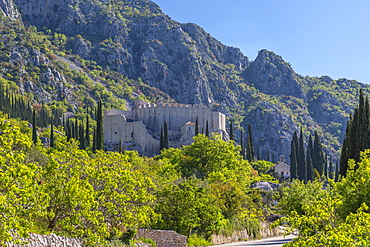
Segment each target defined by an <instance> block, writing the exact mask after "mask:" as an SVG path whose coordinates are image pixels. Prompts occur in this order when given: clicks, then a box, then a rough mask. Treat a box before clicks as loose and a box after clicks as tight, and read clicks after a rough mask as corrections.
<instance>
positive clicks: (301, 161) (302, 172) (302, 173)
mask: <svg viewBox="0 0 370 247" xmlns="http://www.w3.org/2000/svg"><path fill="white" fill-rule="evenodd" d="M304 152H305V150H304V140H303V130H302V127H301V133H300V134H299V140H298V154H297V165H298V178H299V179H300V180H304V181H307V166H306V157H305V154H304Z"/></svg>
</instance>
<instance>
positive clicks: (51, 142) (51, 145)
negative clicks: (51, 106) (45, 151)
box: [50, 117, 54, 148]
mask: <svg viewBox="0 0 370 247" xmlns="http://www.w3.org/2000/svg"><path fill="white" fill-rule="evenodd" d="M50 147H51V148H53V147H54V124H53V117H51V124H50Z"/></svg>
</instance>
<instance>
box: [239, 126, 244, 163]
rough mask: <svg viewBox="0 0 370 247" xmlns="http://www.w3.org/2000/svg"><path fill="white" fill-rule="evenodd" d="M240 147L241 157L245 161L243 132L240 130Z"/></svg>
mask: <svg viewBox="0 0 370 247" xmlns="http://www.w3.org/2000/svg"><path fill="white" fill-rule="evenodd" d="M240 147H241V150H240V155H241V156H242V157H243V159H244V143H243V130H240Z"/></svg>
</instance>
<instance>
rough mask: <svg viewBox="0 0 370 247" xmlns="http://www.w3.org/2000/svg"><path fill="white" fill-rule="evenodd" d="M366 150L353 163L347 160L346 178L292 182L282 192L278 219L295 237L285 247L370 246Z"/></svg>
mask: <svg viewBox="0 0 370 247" xmlns="http://www.w3.org/2000/svg"><path fill="white" fill-rule="evenodd" d="M369 154H370V151H365V152H364V153H362V160H361V162H359V163H358V164H357V166H358V168H357V169H356V170H354V167H355V163H354V162H353V161H350V162H349V164H348V167H349V169H348V171H347V176H346V177H345V178H343V179H342V180H341V181H340V182H337V183H334V184H332V185H324V183H322V182H318V181H314V182H312V183H310V182H309V183H307V184H304V183H303V182H297V181H295V182H294V183H293V184H292V185H291V186H290V188H287V189H285V191H284V192H285V195H284V196H283V198H282V200H281V207H282V209H283V213H284V214H286V217H284V218H282V219H281V220H280V223H282V222H285V223H287V224H288V225H289V227H290V228H291V229H297V230H298V231H299V237H298V238H297V239H296V240H294V241H293V242H291V243H289V244H287V246H368V245H369V244H370V234H369V231H368V229H369V227H370V213H369V207H368V205H370V197H369V193H370V191H369V184H368V183H369V179H370V159H369Z"/></svg>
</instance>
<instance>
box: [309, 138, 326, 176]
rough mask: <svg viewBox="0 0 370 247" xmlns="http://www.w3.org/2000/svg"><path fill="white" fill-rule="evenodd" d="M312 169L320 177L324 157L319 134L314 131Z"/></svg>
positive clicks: (322, 170)
mask: <svg viewBox="0 0 370 247" xmlns="http://www.w3.org/2000/svg"><path fill="white" fill-rule="evenodd" d="M312 160H313V168H314V169H316V171H317V172H318V173H319V174H320V175H322V174H323V172H324V165H325V157H324V152H323V150H322V145H321V142H320V138H319V134H318V133H317V131H315V138H314V142H313V158H312Z"/></svg>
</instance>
